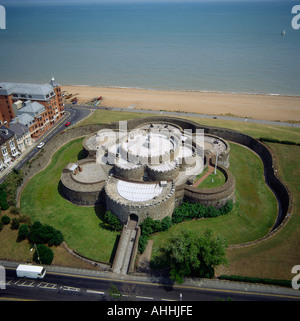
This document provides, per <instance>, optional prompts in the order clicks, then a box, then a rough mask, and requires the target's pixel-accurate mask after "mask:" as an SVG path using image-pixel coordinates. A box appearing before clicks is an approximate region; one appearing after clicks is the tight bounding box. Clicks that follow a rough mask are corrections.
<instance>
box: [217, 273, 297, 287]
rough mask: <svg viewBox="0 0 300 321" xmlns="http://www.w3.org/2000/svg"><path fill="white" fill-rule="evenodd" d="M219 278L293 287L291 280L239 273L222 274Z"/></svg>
mask: <svg viewBox="0 0 300 321" xmlns="http://www.w3.org/2000/svg"><path fill="white" fill-rule="evenodd" d="M218 279H219V280H228V281H237V282H247V283H260V284H267V285H278V286H284V287H288V288H290V287H292V284H291V281H290V280H277V279H268V278H254V277H250V276H239V275H220V276H219V277H218Z"/></svg>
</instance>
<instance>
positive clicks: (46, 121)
mask: <svg viewBox="0 0 300 321" xmlns="http://www.w3.org/2000/svg"><path fill="white" fill-rule="evenodd" d="M30 104H31V105H34V106H33V107H34V108H33V109H32V110H31V111H29V112H28V110H29V109H30V108H28V106H29V105H30ZM37 104H39V105H42V106H44V109H45V110H44V111H43V112H40V110H41V108H40V106H39V107H38V105H37ZM23 108H24V109H23ZM35 110H36V111H35ZM25 111H26V112H28V114H29V115H30V116H31V117H32V118H33V119H31V117H29V116H28V117H25V116H24V113H25ZM22 115H23V116H22ZM63 115H64V104H63V101H62V94H61V87H60V85H59V84H58V83H57V82H56V81H55V79H54V78H52V79H51V81H50V84H26V83H9V82H2V83H0V124H4V125H6V126H9V124H10V123H11V122H12V121H13V122H21V123H22V124H24V125H26V126H27V127H28V128H30V131H31V133H32V137H33V138H37V137H39V136H40V135H42V134H43V133H44V132H45V131H47V130H48V129H49V128H51V127H52V126H53V124H55V122H56V121H57V120H59V119H60V118H62V117H63ZM25 118H27V120H26V122H24V119H25ZM29 119H30V120H29Z"/></svg>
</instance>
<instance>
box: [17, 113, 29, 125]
mask: <svg viewBox="0 0 300 321" xmlns="http://www.w3.org/2000/svg"><path fill="white" fill-rule="evenodd" d="M18 122H19V123H21V124H22V125H29V124H30V123H32V122H34V117H32V116H31V115H30V114H27V113H22V114H20V115H18V116H17V117H15V118H14V119H13V120H12V121H11V124H16V123H18Z"/></svg>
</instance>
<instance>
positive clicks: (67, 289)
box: [60, 285, 80, 292]
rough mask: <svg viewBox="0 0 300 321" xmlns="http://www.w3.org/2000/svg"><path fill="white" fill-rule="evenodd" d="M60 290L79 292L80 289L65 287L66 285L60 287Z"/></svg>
mask: <svg viewBox="0 0 300 321" xmlns="http://www.w3.org/2000/svg"><path fill="white" fill-rule="evenodd" d="M60 289H61V290H63V291H72V292H79V291H80V288H73V287H72V286H66V285H63V286H61V287H60Z"/></svg>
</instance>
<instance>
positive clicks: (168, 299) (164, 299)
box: [161, 299, 176, 301]
mask: <svg viewBox="0 0 300 321" xmlns="http://www.w3.org/2000/svg"><path fill="white" fill-rule="evenodd" d="M161 300H162V301H176V300H172V299H161Z"/></svg>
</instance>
